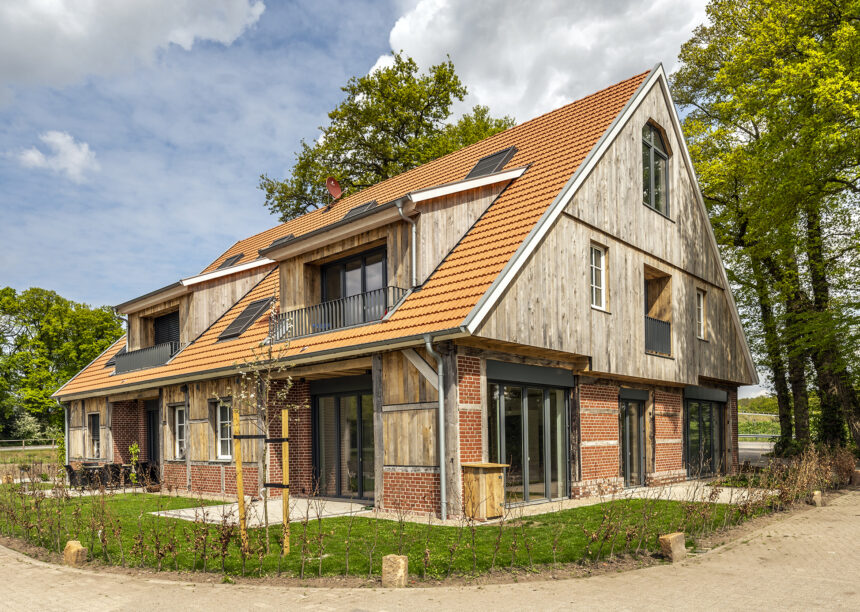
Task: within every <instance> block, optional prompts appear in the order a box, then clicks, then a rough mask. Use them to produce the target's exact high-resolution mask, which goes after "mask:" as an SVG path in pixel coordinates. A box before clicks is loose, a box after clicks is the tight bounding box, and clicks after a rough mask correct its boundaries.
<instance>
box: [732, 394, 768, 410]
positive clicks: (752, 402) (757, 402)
mask: <svg viewBox="0 0 860 612" xmlns="http://www.w3.org/2000/svg"><path fill="white" fill-rule="evenodd" d="M738 412H756V413H758V414H776V413H777V405H776V397H774V396H773V395H759V396H758V397H745V398H743V399H739V400H738Z"/></svg>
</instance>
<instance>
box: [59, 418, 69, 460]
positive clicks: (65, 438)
mask: <svg viewBox="0 0 860 612" xmlns="http://www.w3.org/2000/svg"><path fill="white" fill-rule="evenodd" d="M60 405H61V406H62V407H63V420H64V421H65V425H66V431H65V432H64V433H63V446H65V457H64V459H65V461H66V465H69V405H68V404H60Z"/></svg>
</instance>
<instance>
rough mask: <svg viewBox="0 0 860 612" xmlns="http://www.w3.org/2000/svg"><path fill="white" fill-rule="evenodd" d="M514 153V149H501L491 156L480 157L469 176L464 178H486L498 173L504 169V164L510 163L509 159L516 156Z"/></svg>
mask: <svg viewBox="0 0 860 612" xmlns="http://www.w3.org/2000/svg"><path fill="white" fill-rule="evenodd" d="M516 152H517V148H516V147H508V148H507V149H502V150H501V151H498V152H496V153H493V154H492V155H487V156H486V157H482V158H481V159H479V160H478V163H477V164H475V167H474V168H472V170H471V171H470V172H469V174H467V175H466V178H467V179H470V178H477V177H479V176H487V175H488V174H493V173H494V172H498V171H499V170H501V169H502V168H504V167H505V164H507V163H508V162H509V161H511V158H512V157H513V156H514V155H515V154H516Z"/></svg>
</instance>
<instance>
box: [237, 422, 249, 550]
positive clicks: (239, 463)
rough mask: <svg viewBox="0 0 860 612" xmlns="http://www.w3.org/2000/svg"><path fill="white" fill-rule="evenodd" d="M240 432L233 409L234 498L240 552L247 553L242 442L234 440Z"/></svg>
mask: <svg viewBox="0 0 860 612" xmlns="http://www.w3.org/2000/svg"><path fill="white" fill-rule="evenodd" d="M241 433H242V430H241V429H240V427H239V409H238V408H233V458H234V459H235V460H236V496H237V498H238V500H239V535H240V537H241V538H242V551H243V552H245V553H247V552H248V530H247V528H246V525H245V487H244V486H243V482H242V440H241V438H240V439H238V440H237V439H236V436H238V435H240V434H241Z"/></svg>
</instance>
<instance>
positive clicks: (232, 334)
mask: <svg viewBox="0 0 860 612" xmlns="http://www.w3.org/2000/svg"><path fill="white" fill-rule="evenodd" d="M273 301H274V299H273V298H271V297H268V298H261V299H259V300H254V301H253V302H251V303H250V304H248V305H247V306H245V308H243V309H242V312H240V313H239V314H238V315H236V317H235V318H234V319H233V320H232V321H231V322H230V324H229V325H227V327H225V328H224V331H222V332H221V333H220V334H219V335H218V342H224V341H226V340H235V339H236V338H238V337H239V336H241V335H242V334H244V333H245V332H246V331H248V328H249V327H251V326H252V325H253V324H254V323H255V322H256V321H257V319H259V318H260V317H261V316H262V315H263V314H265V313H266V311H267V310H268V309H269V307H270V306H271V305H272V302H273ZM243 317H244V318H245V320H243V321H242V324H241V325H237V323H238V322H239V321H240V320H242V319H243Z"/></svg>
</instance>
